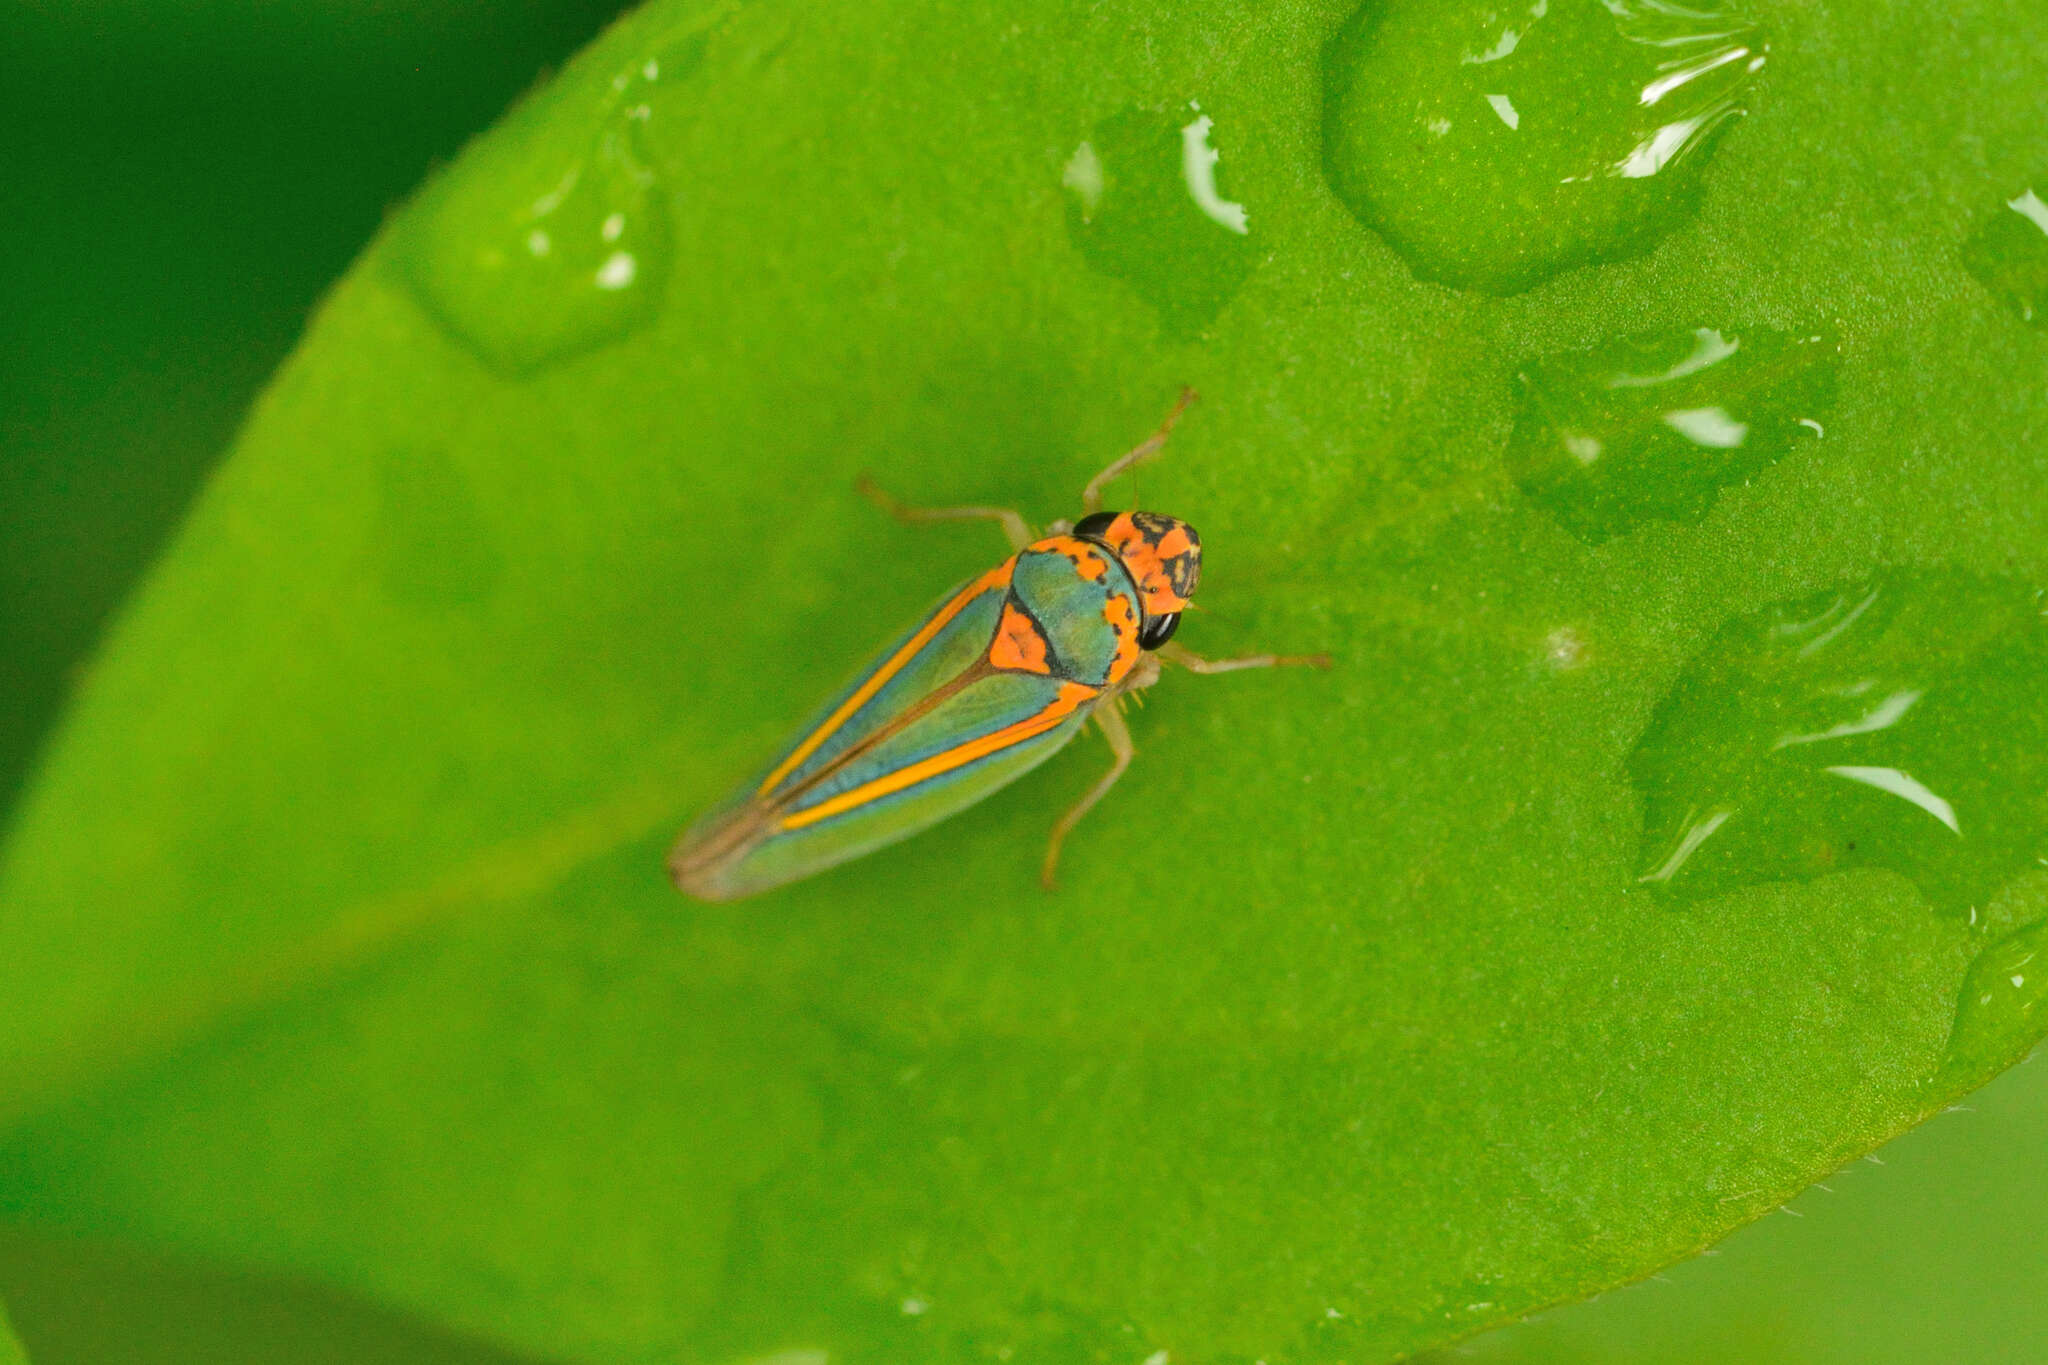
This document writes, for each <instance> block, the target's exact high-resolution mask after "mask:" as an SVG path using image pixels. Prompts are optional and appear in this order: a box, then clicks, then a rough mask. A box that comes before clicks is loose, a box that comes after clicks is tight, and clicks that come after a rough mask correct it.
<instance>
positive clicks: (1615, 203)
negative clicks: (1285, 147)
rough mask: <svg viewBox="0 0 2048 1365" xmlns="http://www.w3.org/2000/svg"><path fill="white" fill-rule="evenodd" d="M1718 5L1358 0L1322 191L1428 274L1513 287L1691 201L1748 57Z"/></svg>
mask: <svg viewBox="0 0 2048 1365" xmlns="http://www.w3.org/2000/svg"><path fill="white" fill-rule="evenodd" d="M1764 54H1765V45H1764V41H1763V36H1762V34H1761V32H1760V31H1759V30H1758V29H1757V28H1756V26H1755V25H1753V24H1751V23H1749V22H1748V21H1747V20H1745V19H1743V18H1741V17H1740V16H1738V15H1736V14H1734V13H1733V12H1731V11H1730V10H1729V9H1727V8H1726V7H1725V6H1723V5H1721V4H1718V3H1716V0H1696V2H1695V3H1693V4H1688V5H1679V4H1675V3H1670V0H1514V2H1513V3H1507V4H1502V3H1500V2H1499V0H1386V3H1381V0H1373V3H1369V4H1367V5H1366V6H1365V7H1364V8H1362V9H1361V10H1360V11H1359V12H1358V13H1357V15H1356V16H1354V17H1353V19H1352V20H1351V22H1350V23H1349V24H1348V25H1347V26H1346V27H1345V29H1344V31H1343V32H1342V33H1341V34H1340V35H1339V36H1338V38H1337V40H1336V41H1335V43H1333V44H1332V46H1331V48H1330V52H1329V61H1328V70H1327V80H1328V90H1327V96H1326V98H1327V129H1326V143H1325V146H1326V158H1327V169H1328V172H1329V175H1330V180H1331V184H1332V186H1333V187H1334V188H1335V189H1336V192H1337V195H1338V197H1339V198H1340V199H1342V200H1343V201H1344V203H1345V204H1347V205H1348V206H1349V207H1350V209H1351V211H1352V212H1353V213H1354V214H1356V215H1357V216H1358V218H1359V219H1360V221H1362V222H1363V223H1365V225H1366V226H1367V227H1370V228H1372V229H1373V230H1375V231H1376V232H1379V233H1380V234H1381V235H1383V236H1384V237H1385V238H1386V239H1387V240H1388V242H1390V243H1391V244H1392V245H1393V247H1394V249H1395V250H1396V251H1398V252H1400V254H1401V255H1402V257H1403V258H1404V259H1406V260H1407V262H1408V264H1409V266H1410V267H1411V268H1412V269H1413V270H1414V271H1415V273H1416V274H1417V275H1419V276H1421V277H1422V278H1424V279H1428V280H1435V281H1438V282H1440V283H1444V284H1450V285H1456V286H1458V287H1460V288H1467V289H1482V290H1485V291H1487V292H1489V293H1495V294H1511V293H1515V292H1517V291H1519V290H1522V289H1527V288H1528V287H1529V286H1531V285H1533V284H1535V283H1537V282H1538V281H1540V280H1543V279H1546V278H1548V277H1549V276H1551V275H1554V274H1556V273H1557V272H1558V271H1560V270H1565V269H1568V268H1570V267H1573V266H1580V265H1591V264H1595V263H1600V262H1606V261H1616V260H1622V259H1624V258H1626V257H1629V256H1635V255H1640V254H1641V253H1643V252H1645V251H1648V250H1649V249H1650V248H1651V247H1653V246H1654V245H1656V243H1657V241H1658V240H1659V239H1660V238H1662V237H1663V236H1664V234H1665V233H1667V232H1669V231H1670V230H1671V229H1672V228H1673V227H1675V226H1676V225H1677V224H1678V222H1679V221H1680V220H1681V219H1682V218H1683V217H1684V216H1685V214H1686V213H1687V212H1689V211H1690V209H1691V205H1692V200H1693V198H1694V197H1695V194H1694V192H1695V191H1696V189H1697V182H1698V178H1699V172H1700V167H1701V166H1702V165H1703V164H1704V163H1705V162H1706V160H1707V159H1708V158H1707V152H1708V149H1709V148H1710V147H1711V145H1712V143H1713V141H1714V140H1715V138H1716V137H1717V136H1718V134H1719V133H1720V131H1721V130H1722V129H1723V128H1725V127H1726V126H1727V125H1728V124H1729V123H1730V122H1731V121H1732V120H1734V119H1736V118H1738V117H1740V116H1741V114H1742V113H1743V112H1744V106H1743V103H1742V100H1743V97H1744V94H1745V92H1746V90H1747V88H1748V86H1749V84H1750V82H1751V80H1752V79H1753V78H1754V77H1755V75H1756V73H1757V72H1758V71H1759V70H1761V69H1762V68H1763V64H1764Z"/></svg>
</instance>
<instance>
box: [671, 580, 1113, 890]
mask: <svg viewBox="0 0 2048 1365" xmlns="http://www.w3.org/2000/svg"><path fill="white" fill-rule="evenodd" d="M1039 558H1042V556H1034V555H1032V554H1031V553H1030V552H1028V551H1027V552H1026V553H1024V554H1022V555H1019V556H1018V557H1016V558H1014V559H1012V560H1010V561H1008V562H1006V563H1004V564H1003V565H1001V566H999V567H998V568H996V569H994V570H991V571H990V572H989V573H987V574H985V575H983V576H982V577H981V578H979V579H976V580H975V581H974V582H972V583H969V584H967V585H966V586H965V587H963V588H961V589H959V590H957V591H956V592H954V593H952V594H950V595H949V596H948V597H947V598H946V600H945V601H943V602H941V603H940V604H939V606H938V607H936V608H935V609H934V610H933V611H932V612H931V613H930V614H929V615H927V616H926V617H925V619H924V620H923V621H922V622H921V623H920V624H919V625H918V626H917V627H916V628H915V629H913V630H912V631H911V632H909V634H907V635H906V636H904V637H903V639H901V640H900V641H898V642H897V643H896V644H895V645H893V646H891V647H890V649H889V650H887V651H885V652H884V653H883V654H882V655H881V656H880V657H879V658H878V659H876V660H875V662H874V663H873V664H872V665H871V666H870V667H869V668H867V669H866V670H864V671H863V673H862V674H861V676H860V677H859V678H858V679H857V680H856V681H855V682H854V683H853V684H852V685H851V686H850V687H848V688H847V689H846V691H845V692H843V693H842V694H841V695H840V696H839V697H838V698H836V699H835V700H834V701H833V702H832V703H830V704H829V705H827V706H826V707H825V708H824V711H823V713H822V715H821V716H820V718H819V719H818V720H816V721H815V722H814V723H813V724H812V725H810V726H808V727H806V728H805V729H804V730H802V731H800V732H799V737H798V738H797V739H796V741H795V742H793V743H792V744H791V745H790V746H789V747H788V748H787V749H786V750H785V751H784V752H783V753H782V755H781V756H780V757H778V758H777V760H776V761H775V762H774V763H773V764H772V765H771V766H770V767H769V769H768V771H767V773H766V775H765V776H764V777H762V778H761V779H760V780H759V781H758V782H756V783H755V784H753V785H752V786H751V787H750V788H748V789H746V790H744V791H743V792H742V793H741V794H740V795H739V796H738V797H737V798H736V799H735V800H734V801H733V802H731V803H729V804H728V805H727V806H725V807H724V808H722V809H721V810H719V811H717V812H714V813H713V814H712V815H711V816H709V817H707V818H706V819H705V820H704V821H702V822H701V823H700V824H698V825H697V826H696V827H695V828H693V829H692V830H690V832H689V833H687V834H686V835H685V836H684V837H683V839H682V841H681V842H680V843H679V844H678V845H677V847H676V850H675V852H674V854H673V855H672V856H671V858H670V864H669V865H670V870H671V872H672V873H673V875H674V876H675V879H676V883H677V885H678V886H680V887H681V888H682V889H683V890H685V891H687V892H689V893H691V894H692V895H696V896H699V897H702V898H704V899H707V900H731V899H735V898H738V897H741V896H747V895H752V894H754V893H756V892H759V891H765V890H768V889H770V888H772V887H775V886H780V885H782V884H783V883H785V882H790V881H795V880H797V879H798V878H800V877H805V876H809V875H810V874H811V873H814V872H819V871H822V870H824V869H825V868H828V867H832V866H834V865H836V864H838V863H842V862H845V861H848V860H849V859H852V858H857V857H859V856H861V855H862V854H864V853H868V852H871V851H872V850H874V849H877V848H880V847H882V846H883V845H886V844H890V843H894V842H896V841H897V840H899V839H904V838H907V837H909V836H910V835H912V834H915V833H917V832H918V831H920V830H923V829H925V828H927V827H929V826H930V825H932V824H935V823H937V822H938V821H940V820H943V819H945V818H946V817H947V816H949V815H952V814H953V813H955V812H956V811H959V810H961V809H963V808H965V807H967V806H970V805H973V804H974V803H975V802H977V801H980V800H981V799H982V798H983V797H985V796H987V795H988V794H989V793H991V792H993V791H995V790H996V789H998V788H1000V787H1002V786H1005V785H1007V784H1008V783H1010V782H1013V781H1015V780H1016V779H1017V778H1019V777H1021V776H1023V775H1024V774H1025V773H1027V772H1029V771H1030V770H1031V769H1033V768H1035V767H1037V766H1038V765H1039V764H1040V763H1043V762H1044V761H1045V760H1046V759H1048V758H1050V757H1051V756H1052V755H1053V754H1054V753H1056V752H1058V751H1059V749H1060V748H1061V747H1063V746H1064V745H1065V744H1066V743H1067V742H1068V741H1069V740H1071V739H1072V738H1073V737H1074V735H1075V734H1076V733H1077V732H1078V731H1079V729H1080V727H1081V725H1082V724H1083V723H1084V722H1085V720H1086V719H1087V716H1088V713H1089V710H1090V709H1091V707H1092V705H1093V703H1094V702H1095V700H1096V698H1097V697H1099V696H1100V695H1101V692H1102V688H1101V686H1100V685H1099V683H1094V682H1089V681H1082V680H1077V679H1075V678H1073V677H1070V676H1067V671H1066V669H1065V668H1064V666H1061V667H1055V666H1053V665H1052V664H1051V663H1047V664H1046V665H1044V666H1043V667H1042V668H1039V669H1034V668H1025V667H1015V668H1012V667H1000V666H997V664H995V663H993V662H992V660H991V650H992V645H994V644H995V643H996V642H997V640H998V631H999V629H1002V630H1009V629H1012V628H1013V627H1014V625H1015V623H1016V621H1017V620H1019V619H1026V620H1029V623H1030V626H1031V628H1032V629H1039V627H1038V626H1037V622H1036V620H1035V619H1031V618H1029V617H1028V615H1025V616H1023V617H1021V618H1020V613H1024V599H1023V598H1022V597H1020V592H1019V590H1020V589H1021V590H1023V591H1025V592H1028V593H1029V594H1030V596H1031V600H1034V601H1036V602H1038V603H1039V609H1040V610H1041V611H1049V612H1050V611H1056V610H1057V604H1056V603H1054V602H1053V599H1052V598H1050V597H1048V596H1047V592H1048V591H1049V588H1048V586H1047V585H1048V584H1049V583H1050V581H1051V578H1052V577H1054V576H1056V575H1047V574H1046V573H1044V572H1043V571H1042V569H1041V567H1040V566H1038V565H1037V564H1036V563H1035V561H1036V560H1037V559H1039ZM1017 571H1022V572H1023V575H1024V579H1025V581H1024V582H1022V583H1019V584H1014V585H1013V582H1012V575H1013V572H1017ZM1048 604H1051V605H1048ZM1093 619H1094V620H1095V621H1096V622H1097V623H1100V622H1101V620H1102V617H1101V612H1100V608H1099V600H1098V603H1097V608H1096V610H1095V611H1094V613H1093ZM1096 628H1097V629H1098V630H1099V629H1102V627H1101V626H1100V625H1099V624H1098V626H1097V627H1096ZM1061 634H1062V632H1061V631H1059V630H1058V629H1056V628H1047V629H1045V630H1044V632H1043V635H1042V636H1041V637H1040V638H1041V639H1045V638H1057V637H1060V636H1061ZM1065 634H1066V635H1067V636H1071V637H1073V638H1072V639H1070V640H1069V643H1068V649H1069V650H1073V651H1075V652H1076V657H1077V658H1079V657H1080V656H1082V655H1087V654H1088V651H1086V650H1080V649H1078V645H1079V643H1080V639H1081V636H1082V635H1085V634H1086V632H1085V631H1083V632H1081V635H1076V634H1075V632H1073V631H1071V630H1068V631H1066V632H1065ZM1096 652H1098V653H1099V652H1100V651H1099V649H1098V650H1097V651H1096ZM995 657H997V658H1005V657H1008V656H1005V655H1003V654H1001V652H1000V651H997V652H996V655H995ZM1040 657H1049V656H1048V655H1047V653H1046V651H1044V650H1041V651H1040ZM1059 657H1060V658H1064V657H1065V655H1064V653H1062V654H1061V655H1060V656H1059ZM1088 657H1090V658H1092V655H1089V656H1088ZM1089 669H1090V671H1091V672H1092V671H1094V670H1093V667H1092V664H1090V665H1089Z"/></svg>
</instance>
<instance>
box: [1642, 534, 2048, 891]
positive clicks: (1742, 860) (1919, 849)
mask: <svg viewBox="0 0 2048 1365" xmlns="http://www.w3.org/2000/svg"><path fill="white" fill-rule="evenodd" d="M1629 773H1630V775H1631V777H1632V778H1633V779H1634V781H1635V784H1636V786H1637V788H1638V789H1639V790H1640V791H1641V792H1642V795H1643V806H1644V832H1643V863H1642V866H1641V869H1640V876H1641V880H1642V881H1643V882H1644V883H1646V884H1648V885H1651V886H1654V887H1659V888H1662V889H1664V890H1667V891H1669V892H1672V893H1674V894H1676V895H1678V896H1680V897H1682V898H1685V899H1695V898H1704V897H1708V896H1715V895H1720V894H1722V893H1723V892H1727V891H1731V890H1734V889H1736V888H1738V887H1744V886H1753V885H1756V884H1757V883H1760V882H1773V881H1783V880H1787V879H1794V878H1811V877H1818V876H1822V875H1825V874H1827V873H1831V872H1841V871H1845V870H1848V869H1851V868H1889V869H1891V870H1892V871H1895V872H1899V873H1902V874H1903V875H1905V876H1907V877H1909V878H1911V879H1912V880H1913V882H1914V883H1915V884H1917V885H1918V886H1919V888H1920V890H1921V891H1922V892H1923V893H1924V894H1925V895H1926V896H1927V898H1928V899H1929V900H1930V901H1932V902H1933V903H1934V905H1935V906H1936V908H1938V909H1940V910H1942V911H1944V912H1947V913H1951V914H1958V915H1962V914H1972V913H1974V912H1975V910H1976V909H1977V908H1978V907H1980V906H1982V905H1983V904H1984V903H1985V902H1986V901H1987V900H1988V899H1989V898H1990V897H1991V895H1992V894H1993V893H1994V892H1996V891H1997V890H1998V889H1999V888H2000V887H2001V886H2002V885H2004V884H2005V883H2006V882H2008V881H2010V880H2011V879H2012V878H2014V877H2016V876H2018V875H2019V874H2020V873H2022V872H2024V871H2027V870H2029V869H2033V868H2037V867H2039V866H2041V861H2040V860H2041V859H2042V858H2043V857H2048V617H2044V615H2043V597H2042V594H2041V593H2039V592H2037V591H2035V590H2033V589H2031V588H2027V587H2023V586H2020V585H2017V584H2015V583H2012V582H2010V581H2007V580H1998V579H1991V580H1986V579H1978V578H1970V577H1966V576H1963V575H1960V574H1911V573H1900V574H1895V575H1892V576H1890V577H1888V578H1885V579H1881V580H1878V581H1876V582H1871V583H1866V584H1862V585H1858V586H1855V587H1848V588H1843V589H1840V590H1838V591H1832V592H1826V593H1822V594H1820V595H1818V596H1815V597H1810V598H1805V599H1802V600H1800V601H1796V602H1790V603H1785V604H1782V605H1779V606H1776V607H1772V608H1770V609H1768V610H1765V611H1762V612H1758V613H1756V614H1755V615H1751V616H1745V617H1742V618H1740V619H1738V620H1736V621H1734V622H1732V623H1730V624H1729V625H1728V626H1727V627H1726V628H1725V629H1723V630H1722V631H1721V633H1720V634H1719V635H1718V636H1716V637H1715V639H1714V641H1713V643H1712V644H1710V645H1709V646H1708V647H1707V648H1706V650H1705V651H1703V652H1702V653H1701V654H1700V656H1699V657H1698V658H1697V659H1695V660H1694V661H1693V663H1692V664H1691V665H1689V666H1688V667H1687V668H1686V670H1685V672H1684V674H1683V675H1682V676H1681V677H1680V679H1679V681H1678V683H1677V685H1676V686H1675V687H1674V688H1673V689H1672V691H1671V694H1670V695H1669V696H1668V697H1666V698H1665V699H1664V701H1663V703H1662V704H1661V705H1660V706H1659V707H1658V708H1657V712H1656V715H1655V716H1654V717H1653V718H1652V719H1651V722H1650V725H1649V728H1648V730H1647V731H1646V732H1645V733H1644V735H1643V738H1642V739H1641V741H1640V742H1639V743H1638V744H1637V746H1636V750H1635V753H1634V754H1633V755H1632V756H1631V757H1630V759H1629Z"/></svg>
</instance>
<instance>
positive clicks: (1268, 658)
mask: <svg viewBox="0 0 2048 1365" xmlns="http://www.w3.org/2000/svg"><path fill="white" fill-rule="evenodd" d="M1158 654H1159V657H1160V658H1162V659H1164V660H1166V662H1168V663H1170V664H1179V665H1180V666H1181V667H1182V668H1185V669H1186V670H1187V671H1188V672H1190V673H1235V672H1237V671H1238V670H1239V669H1241V668H1321V669H1328V668H1329V666H1330V656H1329V655H1327V654H1246V655H1244V656H1243V657H1241V658H1236V659H1205V658H1203V657H1202V656H1201V655H1199V654H1197V653H1195V652H1194V651H1193V650H1191V649H1184V648H1182V647H1181V646H1180V645H1175V644H1167V645H1161V646H1160V647H1159V650H1158Z"/></svg>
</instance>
